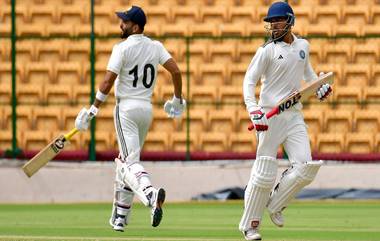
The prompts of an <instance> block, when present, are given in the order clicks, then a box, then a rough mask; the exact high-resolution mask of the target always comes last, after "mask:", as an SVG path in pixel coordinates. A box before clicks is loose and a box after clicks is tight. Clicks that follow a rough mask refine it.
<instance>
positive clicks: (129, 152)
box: [75, 6, 186, 232]
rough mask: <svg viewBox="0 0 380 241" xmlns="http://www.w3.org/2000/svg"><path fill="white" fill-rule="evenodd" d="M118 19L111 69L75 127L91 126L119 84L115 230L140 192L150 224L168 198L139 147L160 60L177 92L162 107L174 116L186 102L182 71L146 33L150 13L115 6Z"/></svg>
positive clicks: (149, 117)
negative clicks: (144, 162) (142, 159)
mask: <svg viewBox="0 0 380 241" xmlns="http://www.w3.org/2000/svg"><path fill="white" fill-rule="evenodd" d="M116 15H117V16H118V17H119V19H120V29H121V38H122V39H123V41H121V42H119V43H117V44H115V45H114V47H113V50H112V54H111V57H110V59H109V62H108V66H107V72H106V74H105V77H104V80H103V82H102V83H101V84H100V85H99V90H98V91H97V93H96V99H95V101H94V103H93V105H92V106H91V107H90V108H89V109H86V108H83V109H82V110H81V111H80V112H79V114H78V116H77V118H76V120H75V127H76V128H77V129H79V130H81V131H85V130H87V128H88V126H89V123H90V120H91V119H92V118H93V117H95V116H96V115H97V113H98V109H99V106H100V105H101V104H102V103H103V102H104V101H106V99H107V96H108V93H109V92H110V90H111V88H112V86H113V85H114V84H115V97H116V106H115V109H114V122H115V129H116V134H117V135H116V136H117V140H118V146H119V151H120V154H119V157H118V158H116V159H115V162H116V176H115V187H114V188H115V189H114V203H113V208H112V214H111V218H110V224H111V226H112V227H113V229H114V230H116V231H121V232H123V231H124V227H125V225H127V224H128V220H129V217H130V214H131V208H132V201H133V197H134V195H136V196H137V197H138V198H139V199H140V200H141V202H142V203H143V204H144V205H145V206H147V207H150V208H151V224H152V226H153V227H156V226H158V225H159V224H160V222H161V219H162V215H163V211H162V205H163V203H164V201H165V190H164V189H163V188H158V189H156V188H154V187H153V186H152V184H151V181H150V177H149V174H148V172H147V171H146V170H145V169H144V167H143V165H142V164H141V162H140V152H141V149H142V147H143V145H144V140H145V137H146V135H147V132H148V129H149V127H150V125H151V121H152V104H151V98H152V93H153V89H154V86H155V84H156V79H157V68H158V64H160V65H163V67H164V68H165V69H166V70H167V71H169V72H170V73H171V76H172V80H173V85H174V96H173V99H172V100H168V101H166V103H165V105H164V109H165V111H166V112H167V114H168V116H169V117H171V118H174V117H180V116H181V115H182V112H183V111H184V109H185V108H186V101H185V100H184V99H183V98H182V95H181V93H182V78H181V72H180V70H179V68H178V66H177V64H176V62H175V61H174V59H173V58H172V57H171V56H170V54H169V53H168V51H167V50H166V49H165V47H164V46H163V45H162V44H161V43H160V42H158V41H153V40H151V39H149V38H148V37H146V36H144V35H143V32H144V26H145V24H146V15H145V13H144V11H143V10H142V9H141V8H140V7H138V6H132V7H131V8H130V9H129V10H127V11H125V12H116Z"/></svg>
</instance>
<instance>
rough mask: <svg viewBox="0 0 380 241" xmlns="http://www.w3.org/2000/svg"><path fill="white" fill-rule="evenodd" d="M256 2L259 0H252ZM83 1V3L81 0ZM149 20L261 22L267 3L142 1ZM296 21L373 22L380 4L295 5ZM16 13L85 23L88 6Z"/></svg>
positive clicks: (36, 7) (106, 16) (22, 7)
mask: <svg viewBox="0 0 380 241" xmlns="http://www.w3.org/2000/svg"><path fill="white" fill-rule="evenodd" d="M252 2H259V1H252ZM83 3H84V4H83ZM138 5H140V6H142V7H143V8H144V10H145V11H146V14H147V17H148V20H149V21H150V22H151V23H161V24H169V23H182V24H183V23H188V24H194V23H218V24H220V23H231V22H232V23H242V22H248V23H250V24H252V23H262V19H263V18H264V17H265V16H266V14H267V11H268V6H257V5H256V6H255V5H251V6H234V5H222V4H218V5H211V6H210V5H206V6H204V5H203V6H202V5H196V4H191V5H185V6H181V5H168V3H165V4H160V5H144V4H141V3H139V4H138ZM125 6H126V5H119V4H115V3H111V4H110V3H109V2H107V4H104V5H95V7H94V14H95V22H96V23H97V24H101V25H104V24H107V25H109V24H112V23H117V18H116V16H115V14H114V13H115V11H122V10H124V9H125ZM293 8H294V12H295V13H296V17H297V23H300V24H301V25H303V24H331V23H333V24H358V23H360V24H374V23H375V24H376V23H378V21H379V19H380V7H379V6H373V5H369V4H365V3H361V4H355V5H344V4H343V5H340V4H333V5H331V4H328V5H321V6H313V5H295V6H293ZM16 17H17V22H18V23H24V24H25V23H28V24H29V23H37V24H38V23H48V24H49V25H51V24H62V23H64V24H67V23H77V24H79V23H80V24H88V23H89V22H90V6H89V3H88V2H86V1H82V4H78V5H61V6H60V5H57V4H49V3H47V4H25V3H23V4H17V6H16ZM10 19H11V8H10V7H8V8H1V9H0V20H1V22H3V23H10V22H11V20H10Z"/></svg>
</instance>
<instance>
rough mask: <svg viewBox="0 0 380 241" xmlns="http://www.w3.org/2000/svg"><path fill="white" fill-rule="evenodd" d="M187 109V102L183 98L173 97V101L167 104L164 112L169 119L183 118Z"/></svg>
mask: <svg viewBox="0 0 380 241" xmlns="http://www.w3.org/2000/svg"><path fill="white" fill-rule="evenodd" d="M185 109H186V101H185V100H184V99H183V98H182V101H181V98H177V97H175V96H173V99H171V100H168V101H166V102H165V105H164V110H165V112H166V114H168V117H170V118H179V117H181V115H182V113H183V111H184V110H185Z"/></svg>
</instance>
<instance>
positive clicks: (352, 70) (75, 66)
mask: <svg viewBox="0 0 380 241" xmlns="http://www.w3.org/2000/svg"><path fill="white" fill-rule="evenodd" d="M106 66H107V62H97V63H96V64H95V74H96V75H95V78H96V83H100V82H101V81H102V80H103V77H104V74H105V69H106ZM179 67H180V70H181V71H182V76H183V79H184V80H186V73H187V72H186V71H187V65H186V63H179ZM247 67H248V64H247V63H232V64H231V63H198V62H197V61H192V62H191V63H190V64H189V74H190V83H191V86H196V85H215V86H221V85H222V86H226V87H227V86H242V83H243V79H244V75H245V72H246V70H247ZM16 68H17V78H16V80H17V81H18V82H19V83H23V84H38V85H43V84H71V85H78V84H79V85H89V84H90V66H89V63H84V64H82V63H80V62H59V63H58V62H57V63H54V62H53V63H52V62H26V63H24V64H23V65H17V66H16ZM314 70H315V71H316V72H317V73H319V72H329V71H332V72H334V74H335V76H334V78H335V81H336V82H335V83H336V85H340V86H359V87H366V86H378V85H380V64H368V63H360V64H339V63H336V64H315V65H314ZM158 79H159V81H160V83H164V84H170V83H171V78H170V76H169V74H168V73H167V71H165V70H164V69H163V68H162V67H160V68H159V69H158ZM6 83H11V63H9V62H7V63H0V84H6Z"/></svg>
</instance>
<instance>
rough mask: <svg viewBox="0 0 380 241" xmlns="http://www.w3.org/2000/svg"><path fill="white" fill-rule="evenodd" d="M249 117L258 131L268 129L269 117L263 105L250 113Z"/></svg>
mask: <svg viewBox="0 0 380 241" xmlns="http://www.w3.org/2000/svg"><path fill="white" fill-rule="evenodd" d="M249 117H250V118H251V121H252V123H253V125H254V126H255V130H256V131H266V130H268V119H267V117H266V116H265V113H264V112H262V109H261V107H259V109H257V110H254V111H252V112H250V113H249Z"/></svg>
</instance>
